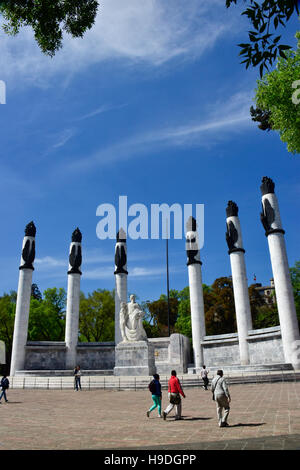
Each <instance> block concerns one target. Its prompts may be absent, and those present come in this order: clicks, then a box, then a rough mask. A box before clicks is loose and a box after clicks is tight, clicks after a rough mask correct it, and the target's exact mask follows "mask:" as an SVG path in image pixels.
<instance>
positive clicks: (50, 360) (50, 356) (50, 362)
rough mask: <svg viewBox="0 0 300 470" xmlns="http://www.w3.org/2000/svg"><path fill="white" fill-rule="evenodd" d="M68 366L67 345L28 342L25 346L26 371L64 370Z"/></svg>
mask: <svg viewBox="0 0 300 470" xmlns="http://www.w3.org/2000/svg"><path fill="white" fill-rule="evenodd" d="M65 364H66V343H64V342H58V341H28V342H27V344H26V346H25V367H24V369H25V370H62V369H65Z"/></svg>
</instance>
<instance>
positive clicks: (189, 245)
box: [186, 217, 205, 370]
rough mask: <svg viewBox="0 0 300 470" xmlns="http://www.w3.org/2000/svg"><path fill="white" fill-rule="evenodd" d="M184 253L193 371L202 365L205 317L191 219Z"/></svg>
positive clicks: (195, 232) (198, 261)
mask: <svg viewBox="0 0 300 470" xmlns="http://www.w3.org/2000/svg"><path fill="white" fill-rule="evenodd" d="M186 253H187V258H188V261H187V266H188V274H189V290H190V306H191V322H192V340H193V352H194V365H195V369H196V370H197V369H201V368H202V365H203V350H202V344H201V343H202V340H203V337H204V336H205V315H204V301H203V289H202V273H201V265H202V263H201V261H200V250H199V243H198V232H197V223H196V220H195V219H194V218H193V217H190V218H189V219H188V221H187V232H186Z"/></svg>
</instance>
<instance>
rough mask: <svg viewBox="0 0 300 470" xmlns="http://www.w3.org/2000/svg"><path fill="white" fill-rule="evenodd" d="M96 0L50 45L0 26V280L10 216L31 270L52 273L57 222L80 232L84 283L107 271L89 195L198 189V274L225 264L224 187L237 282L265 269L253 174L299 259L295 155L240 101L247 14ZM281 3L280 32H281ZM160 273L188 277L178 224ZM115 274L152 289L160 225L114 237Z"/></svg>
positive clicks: (173, 196)
mask: <svg viewBox="0 0 300 470" xmlns="http://www.w3.org/2000/svg"><path fill="white" fill-rule="evenodd" d="M187 3H188V5H184V7H183V6H182V2H180V1H179V0H175V1H169V0H165V1H164V2H162V1H161V0H143V2H140V0H129V1H128V2H123V0H103V1H102V2H101V4H102V6H101V8H100V11H99V14H98V17H97V21H96V24H95V26H94V27H93V29H92V30H91V31H89V32H88V33H87V34H86V35H85V37H84V38H83V39H80V40H74V39H71V38H69V37H66V38H65V41H64V48H63V50H61V51H60V52H59V53H58V54H57V55H56V56H55V57H54V58H53V59H50V58H48V57H46V56H44V55H43V54H42V53H41V52H40V50H39V49H38V47H37V46H36V44H35V42H34V40H33V37H32V33H31V31H30V30H24V31H22V33H20V34H19V35H18V36H17V37H15V38H11V37H7V36H5V35H4V33H2V32H1V33H0V80H4V81H5V83H6V88H7V96H6V104H5V105H0V120H1V128H0V133H1V134H0V135H1V147H0V152H1V154H0V155H1V159H0V197H1V206H0V207H1V220H2V230H1V245H2V250H1V253H2V256H1V263H0V270H1V286H0V292H1V293H3V292H5V291H6V292H8V291H10V290H16V289H17V284H18V275H19V271H18V266H19V260H20V254H21V244H22V238H23V235H24V227H25V225H26V224H27V223H28V222H29V221H31V220H34V222H35V224H36V226H37V236H36V245H37V247H36V250H37V254H36V262H35V271H34V275H33V282H35V283H37V284H38V286H39V288H40V290H41V291H43V290H44V289H46V288H47V287H54V286H56V287H65V288H66V286H67V268H68V250H69V243H70V238H71V234H72V231H73V230H74V229H75V228H76V227H77V226H78V227H79V228H80V230H81V231H82V234H83V253H84V260H83V265H82V271H83V275H82V283H81V287H82V290H83V291H84V292H86V293H87V292H92V291H93V290H94V289H97V288H107V289H112V288H113V287H114V275H113V270H114V241H113V240H99V239H98V238H97V236H96V226H97V223H98V221H99V217H97V216H96V209H97V207H98V206H99V205H100V204H102V203H110V204H114V205H115V206H116V208H117V206H118V198H119V196H120V195H127V197H128V204H129V205H131V204H134V203H142V204H144V205H145V206H146V207H147V208H148V209H149V210H150V206H151V204H154V203H158V204H162V203H167V204H169V205H171V204H173V203H179V204H182V205H183V204H193V205H194V206H195V205H196V204H204V205H205V226H204V236H205V241H204V246H203V249H202V250H201V259H202V261H203V266H202V274H203V282H205V283H206V284H211V283H212V282H213V281H214V280H215V279H216V278H217V277H221V276H226V275H229V274H230V261H229V256H228V254H227V245H226V242H225V218H226V215H225V208H226V205H227V202H228V200H234V201H235V202H236V203H237V204H238V206H239V215H240V220H241V226H242V232H243V240H244V246H245V249H246V266H247V274H248V280H249V283H251V282H252V280H253V275H254V273H255V274H256V277H257V282H261V283H262V284H267V283H268V282H269V279H270V278H271V277H272V271H271V264H270V258H269V252H268V245H267V240H266V238H265V236H264V231H263V228H262V226H261V223H260V220H259V213H260V209H261V202H260V201H261V195H260V188H259V187H260V183H261V178H262V177H263V176H270V177H271V178H272V179H273V180H274V181H275V184H276V187H275V190H276V194H277V196H278V199H279V204H280V210H281V216H282V221H283V226H284V229H285V230H286V242H287V251H288V258H289V263H290V265H293V264H294V263H295V261H296V260H299V259H300V250H299V248H300V243H299V236H298V233H299V228H300V226H299V213H300V197H299V196H300V183H299V170H300V160H299V155H296V156H292V155H291V154H289V153H288V152H287V150H286V146H285V144H283V143H282V142H281V141H280V138H279V136H278V135H277V134H275V133H272V132H271V133H265V132H262V131H260V130H259V129H257V127H256V126H255V124H254V123H253V122H252V121H251V119H250V117H249V107H250V106H251V104H252V99H253V96H254V89H255V86H256V79H257V77H258V70H247V71H246V70H245V68H244V66H243V65H240V58H239V56H238V54H239V48H238V47H237V44H238V43H240V42H246V41H245V40H246V39H247V34H246V31H247V29H248V24H247V22H246V19H245V18H244V17H241V16H240V10H239V8H237V7H232V8H230V9H229V10H226V8H225V6H224V4H225V0H211V1H210V2H203V1H201V0H190V1H189V2H187ZM297 29H299V21H298V19H297V18H294V20H292V21H291V22H290V24H289V26H288V27H287V29H286V31H285V32H284V39H285V40H286V41H287V43H289V44H295V40H294V34H295V32H296V30H297ZM169 263H170V288H174V289H182V288H183V287H185V286H186V285H187V284H188V277H187V267H186V254H185V242H184V240H174V239H173V240H172V239H171V240H170V242H169ZM128 271H129V276H128V290H129V292H135V293H136V294H137V295H138V297H139V299H140V300H151V299H155V298H158V297H159V295H160V294H161V293H166V273H165V241H164V240H128Z"/></svg>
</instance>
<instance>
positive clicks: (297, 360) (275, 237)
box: [260, 177, 300, 369]
mask: <svg viewBox="0 0 300 470" xmlns="http://www.w3.org/2000/svg"><path fill="white" fill-rule="evenodd" d="M274 188H275V184H274V182H273V181H272V180H271V179H270V178H268V177H264V178H263V179H262V185H261V187H260V189H261V193H262V213H261V222H262V224H263V226H264V229H265V235H266V237H267V238H268V244H269V250H270V259H271V264H272V271H273V278H274V285H275V293H276V300H277V308H278V315H279V321H280V328H281V337H282V345H283V351H284V358H285V362H287V363H291V364H293V366H294V368H296V369H299V368H300V353H299V354H298V355H297V353H296V350H297V349H298V348H299V339H300V338H299V326H298V320H297V315H296V308H295V301H294V295H293V288H292V282H291V275H290V271H289V263H288V258H287V253H286V246H285V240H284V233H285V231H284V230H283V229H282V224H281V218H280V212H279V206H278V201H277V197H276V195H275V193H274Z"/></svg>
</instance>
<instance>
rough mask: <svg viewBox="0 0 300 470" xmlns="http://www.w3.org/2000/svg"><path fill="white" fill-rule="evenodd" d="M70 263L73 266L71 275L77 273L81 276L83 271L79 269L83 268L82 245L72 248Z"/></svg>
mask: <svg viewBox="0 0 300 470" xmlns="http://www.w3.org/2000/svg"><path fill="white" fill-rule="evenodd" d="M69 263H70V266H71V269H70V271H69V274H71V273H72V274H73V273H77V274H81V271H80V269H79V267H80V266H81V263H82V254H81V246H80V245H75V244H74V245H73V246H72V248H71V252H70V255H69Z"/></svg>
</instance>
